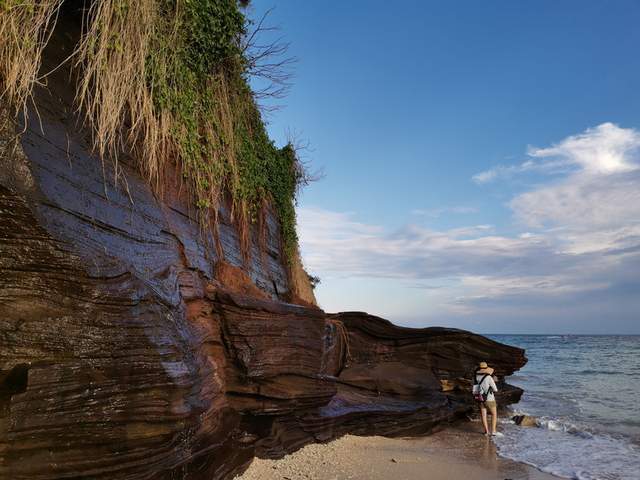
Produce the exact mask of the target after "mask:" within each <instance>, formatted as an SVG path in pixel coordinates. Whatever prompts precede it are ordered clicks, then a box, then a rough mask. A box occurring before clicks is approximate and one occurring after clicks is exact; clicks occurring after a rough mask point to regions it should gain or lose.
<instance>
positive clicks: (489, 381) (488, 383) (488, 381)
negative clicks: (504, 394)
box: [476, 373, 498, 402]
mask: <svg viewBox="0 0 640 480" xmlns="http://www.w3.org/2000/svg"><path fill="white" fill-rule="evenodd" d="M485 375H486V374H485V373H477V374H476V382H479V381H480V380H482V377H484V376H485ZM489 387H491V389H492V390H491V391H489ZM480 390H481V391H482V393H485V394H486V393H487V392H489V393H488V394H487V402H495V401H496V397H495V396H494V395H493V392H497V391H498V387H497V386H496V382H494V381H493V377H492V376H491V375H487V376H486V377H485V379H484V380H482V383H480Z"/></svg>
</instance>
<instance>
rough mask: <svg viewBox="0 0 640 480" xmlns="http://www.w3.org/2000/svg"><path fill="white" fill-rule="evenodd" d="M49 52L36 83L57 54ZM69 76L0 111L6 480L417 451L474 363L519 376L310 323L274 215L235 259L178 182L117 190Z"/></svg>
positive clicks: (158, 473)
mask: <svg viewBox="0 0 640 480" xmlns="http://www.w3.org/2000/svg"><path fill="white" fill-rule="evenodd" d="M56 35H58V36H61V38H60V39H59V41H58V43H57V44H56V45H57V47H58V48H55V47H56V45H54V47H51V48H48V50H47V52H46V55H45V57H44V68H48V69H52V68H54V67H56V66H58V65H60V63H61V60H63V59H64V57H65V55H66V54H67V53H68V52H66V51H65V49H64V48H59V47H60V46H64V45H65V42H64V39H63V38H62V37H64V35H65V31H64V30H62V31H60V30H59V29H58V31H57V32H56ZM69 77H70V73H69V72H68V71H66V70H65V68H60V69H58V71H56V72H55V73H54V74H53V75H51V76H50V77H49V79H48V84H47V86H46V88H39V89H37V90H36V91H35V92H34V94H35V97H34V98H35V105H37V110H38V112H37V113H36V111H35V110H32V111H31V112H30V115H29V116H28V119H24V118H23V119H20V118H18V119H17V120H16V119H14V116H13V115H12V114H11V113H10V111H9V110H8V109H7V108H6V107H5V106H2V107H0V478H2V479H5V478H6V479H43V480H44V479H58V478H96V479H177V478H180V479H193V480H195V479H207V480H209V479H222V478H230V477H232V476H233V475H234V474H236V473H238V472H241V471H242V470H243V469H245V468H246V467H247V466H248V464H249V463H250V462H251V459H252V458H253V457H254V456H261V457H279V456H282V455H284V454H286V453H287V452H291V451H294V450H295V449H297V448H300V447H301V446H303V445H305V444H307V443H310V442H324V441H329V440H331V439H333V438H336V437H338V436H340V435H343V434H344V433H347V432H349V433H354V434H361V435H371V434H377V435H412V434H424V433H428V432H429V431H431V430H433V429H434V428H438V427H440V426H442V425H445V424H447V423H448V422H451V421H455V420H456V419H459V418H463V417H464V416H465V414H467V413H468V412H469V411H470V410H471V408H472V405H471V402H470V396H469V394H468V389H469V382H470V378H471V375H470V374H471V372H472V370H473V367H474V365H475V364H476V363H477V362H478V361H480V360H485V361H488V362H490V363H491V364H492V365H494V366H495V367H496V369H497V374H498V375H499V376H500V377H501V378H503V377H504V376H506V375H509V374H511V373H513V372H514V371H515V370H517V369H518V368H520V367H522V366H523V365H524V363H525V362H526V359H525V357H524V352H523V351H522V350H520V349H517V348H513V347H509V346H506V345H501V344H498V343H496V342H494V341H491V340H489V339H487V338H484V337H481V336H478V335H474V334H472V333H469V332H464V331H459V330H452V329H444V328H426V329H408V328H401V327H397V326H394V325H393V324H391V323H390V322H388V321H386V320H383V319H380V318H377V317H373V316H370V315H368V314H365V313H359V312H350V313H340V314H335V315H329V314H326V313H325V312H323V311H322V310H320V309H318V308H317V307H314V306H313V302H314V300H313V297H312V294H311V291H310V289H309V288H308V285H304V284H301V283H300V282H301V281H302V280H301V279H300V278H301V277H304V276H303V274H302V273H301V272H300V271H299V270H298V271H297V273H295V274H294V275H292V274H291V273H290V272H289V271H288V270H287V268H285V265H286V260H285V259H284V258H283V256H282V248H281V245H280V235H279V228H280V227H279V222H278V220H277V218H276V216H275V215H274V213H273V212H269V213H268V215H267V216H266V219H267V221H266V225H262V226H261V228H263V229H266V235H264V236H261V235H260V232H258V229H259V228H258V226H255V227H254V228H253V230H252V232H251V253H252V254H251V256H250V259H249V260H247V259H246V258H243V255H242V254H241V247H240V241H239V238H238V237H239V234H238V231H237V229H236V227H235V226H234V223H233V222H232V221H231V215H230V213H229V211H228V210H225V209H222V211H221V215H220V218H219V223H218V224H217V227H216V228H212V229H211V230H205V231H203V229H202V225H201V224H199V223H198V221H197V220H196V219H195V213H194V212H193V211H192V208H191V207H190V206H189V205H190V202H189V199H188V198H187V197H186V195H185V194H184V192H183V191H182V190H181V188H180V180H179V178H180V177H179V174H178V173H176V182H175V183H174V186H173V187H172V188H169V189H168V190H167V191H165V192H163V195H162V196H160V195H158V194H157V193H154V192H153V191H152V189H151V188H150V187H149V185H148V182H147V181H146V180H145V179H144V178H142V177H141V176H140V174H139V172H138V170H137V169H136V168H134V166H133V165H134V162H132V161H131V160H130V159H128V158H127V157H126V155H124V156H122V157H121V158H120V159H119V168H120V169H121V171H120V172H119V174H118V175H117V177H118V179H119V180H118V182H117V183H114V181H113V179H114V178H115V175H114V172H113V163H112V162H108V161H107V162H102V161H101V160H100V159H98V158H97V157H96V156H95V155H93V154H92V147H91V141H90V138H89V135H88V134H87V132H86V131H85V130H84V129H83V128H81V126H80V123H79V120H78V118H77V117H76V115H75V111H76V110H75V107H74V106H73V97H74V93H73V88H70V83H69V82H70V80H69ZM18 133H20V135H19V136H17V134H18ZM216 232H217V234H216ZM263 233H264V232H263ZM264 238H266V245H262V244H261V243H262V241H263V240H261V239H264ZM296 268H297V267H296ZM291 302H294V303H298V305H295V304H292V303H291ZM502 387H503V388H502V391H501V393H500V395H501V396H502V402H503V403H509V402H514V401H517V400H518V399H519V396H520V394H521V393H522V392H521V391H520V390H518V389H516V388H514V387H509V386H508V385H504V384H503V385H502Z"/></svg>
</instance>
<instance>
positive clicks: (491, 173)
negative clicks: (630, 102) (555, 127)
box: [472, 122, 640, 184]
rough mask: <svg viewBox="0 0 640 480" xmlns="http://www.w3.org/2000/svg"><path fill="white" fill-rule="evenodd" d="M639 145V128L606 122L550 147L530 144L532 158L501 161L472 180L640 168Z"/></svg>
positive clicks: (625, 170)
mask: <svg viewBox="0 0 640 480" xmlns="http://www.w3.org/2000/svg"><path fill="white" fill-rule="evenodd" d="M638 148H640V132H638V131H637V130H634V129H632V128H621V127H619V126H617V125H615V124H613V123H609V122H607V123H603V124H601V125H598V126H597V127H595V128H589V129H587V130H586V131H585V132H583V133H581V134H579V135H572V136H570V137H567V138H565V139H564V140H562V141H561V142H559V143H557V144H554V145H552V146H551V147H547V148H535V147H529V149H528V151H527V155H528V156H529V157H530V158H529V159H528V160H526V161H525V162H523V163H521V164H520V165H509V166H504V165H498V166H496V167H494V168H492V169H490V170H486V171H484V172H480V173H477V174H476V175H474V176H473V177H472V180H473V181H474V182H476V183H478V184H483V183H488V182H491V181H494V180H497V179H499V178H509V177H511V176H513V175H516V174H522V173H528V172H539V173H544V174H559V173H567V172H569V171H572V170H575V169H577V170H579V171H582V172H584V173H586V174H591V175H608V174H615V173H624V172H631V171H633V170H637V169H638V168H640V165H639V164H638V162H637V159H636V158H635V157H634V154H635V153H637V150H638Z"/></svg>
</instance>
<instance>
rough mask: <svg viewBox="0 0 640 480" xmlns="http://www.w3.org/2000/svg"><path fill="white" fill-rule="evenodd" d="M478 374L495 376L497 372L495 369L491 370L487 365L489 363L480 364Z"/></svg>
mask: <svg viewBox="0 0 640 480" xmlns="http://www.w3.org/2000/svg"><path fill="white" fill-rule="evenodd" d="M477 372H478V373H488V374H489V375H493V372H495V370H494V369H493V368H491V367H490V366H489V365H487V362H480V363H479V364H478V370H477Z"/></svg>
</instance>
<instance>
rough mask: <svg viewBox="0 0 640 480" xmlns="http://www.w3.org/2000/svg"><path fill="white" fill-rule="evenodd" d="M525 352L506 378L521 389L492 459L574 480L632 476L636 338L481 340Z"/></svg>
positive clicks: (635, 465) (637, 473)
mask: <svg viewBox="0 0 640 480" xmlns="http://www.w3.org/2000/svg"><path fill="white" fill-rule="evenodd" d="M489 336H490V337H491V338H494V339H495V340H497V341H499V342H503V343H507V344H510V345H515V346H518V347H522V348H524V349H526V351H527V357H528V359H529V362H528V364H527V365H526V366H525V367H524V368H523V369H522V370H521V371H519V372H516V374H515V375H513V376H511V377H510V378H509V379H508V381H509V383H511V384H513V385H518V386H520V387H522V388H524V389H525V394H524V396H523V398H522V401H521V402H520V403H519V404H517V405H514V406H513V410H514V411H515V413H526V414H528V415H533V416H536V417H538V419H539V420H538V428H522V427H517V426H515V425H513V424H511V423H508V422H505V423H504V424H503V425H502V430H503V432H504V434H505V436H504V437H502V438H498V439H497V440H496V444H497V446H498V450H499V453H500V455H502V456H504V457H507V458H511V459H513V460H517V461H521V462H525V463H528V464H530V465H534V466H535V467H537V468H539V469H541V470H543V471H546V472H549V473H553V474H555V475H559V476H562V477H566V478H574V479H579V480H595V479H603V480H631V479H633V480H638V479H640V336H561V335H546V336H544V335H489Z"/></svg>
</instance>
